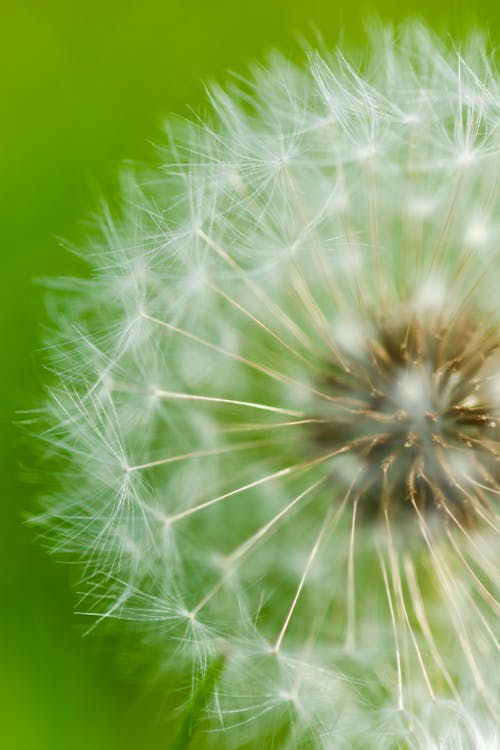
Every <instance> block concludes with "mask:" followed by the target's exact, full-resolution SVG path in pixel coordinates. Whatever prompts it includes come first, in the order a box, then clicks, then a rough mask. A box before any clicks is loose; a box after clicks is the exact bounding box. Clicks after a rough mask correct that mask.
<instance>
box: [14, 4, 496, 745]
mask: <svg viewBox="0 0 500 750" xmlns="http://www.w3.org/2000/svg"><path fill="white" fill-rule="evenodd" d="M438 6H439V7H438ZM366 9H368V10H369V11H371V12H373V11H375V12H377V13H378V14H379V15H380V16H381V17H382V18H384V19H386V18H387V19H394V20H397V19H398V18H401V17H403V16H404V15H406V14H408V13H411V14H414V13H418V14H419V15H421V16H423V17H424V18H426V19H427V20H428V21H430V22H431V23H432V24H433V25H434V26H435V27H436V28H439V29H442V30H446V31H451V32H452V33H458V34H459V35H460V34H462V33H463V32H464V31H465V30H466V29H467V28H469V27H470V26H471V24H473V23H474V22H477V23H478V24H479V25H480V26H483V27H487V28H489V29H490V31H491V34H492V37H493V39H494V40H495V41H497V42H498V32H497V28H498V26H499V21H500V7H499V5H498V2H497V0H476V2H475V3H474V8H471V5H470V3H468V2H467V3H466V2H463V3H461V4H460V3H457V2H452V1H451V0H444V2H443V3H441V4H438V3H437V2H435V0H424V1H422V2H411V3H410V2H406V1H405V0H403V2H398V1H397V0H383V1H381V2H379V3H378V4H375V5H373V4H372V5H371V6H366V5H360V4H359V3H358V2H357V0H340V2H339V3H336V2H334V1H332V0H252V1H251V2H235V1H234V0H233V1H232V2H230V1H229V0H215V1H212V2H210V1H209V0H205V1H203V0H186V1H185V2H173V1H172V0H143V1H142V2H138V1H136V2H130V0H120V2H116V1H115V0H98V1H96V0H82V1H81V2H71V0H64V1H63V0H43V2H42V0H39V2H23V1H22V0H17V2H11V3H7V4H5V2H3V3H2V2H0V214H1V220H0V233H1V238H2V240H1V253H2V258H1V260H2V272H1V275H0V278H1V284H2V290H1V294H0V305H1V313H0V325H1V327H2V331H1V342H2V371H1V378H2V388H1V389H0V395H1V405H0V410H1V411H0V417H1V430H2V435H1V445H2V450H1V461H2V464H3V471H2V474H1V476H2V478H3V499H2V503H1V510H0V608H1V610H0V747H1V748H2V749H3V750H80V749H83V748H86V749H89V750H90V749H91V750H100V749H101V748H107V749H108V750H114V749H115V748H121V749H123V750H126V748H138V747H140V748H141V750H148V749H149V748H165V749H167V748H168V747H169V738H168V736H167V733H166V731H165V729H164V727H163V725H162V701H161V697H159V696H156V697H154V696H152V695H145V694H144V693H141V691H140V690H139V689H138V688H136V687H134V686H133V685H132V684H130V683H127V682H126V680H125V679H124V678H123V677H120V676H119V669H118V668H117V665H116V661H115V658H114V656H113V654H112V653H109V652H110V651H112V649H110V644H109V641H107V640H105V641H104V640H101V639H99V638H98V637H93V638H87V639H83V638H82V637H81V628H79V626H78V620H77V618H76V617H75V616H74V615H73V614H72V609H73V606H74V597H73V595H72V594H71V590H70V586H69V583H68V578H69V576H68V573H67V570H66V569H65V568H64V567H63V566H61V565H58V564H57V563H56V561H55V560H54V559H52V558H50V557H49V556H47V555H46V554H45V553H44V551H43V550H41V549H40V548H39V546H38V545H37V544H35V543H33V538H32V531H31V530H30V529H29V528H26V527H24V526H23V525H22V523H21V516H22V513H23V512H26V511H27V509H29V508H30V504H31V503H32V502H33V501H32V497H33V494H34V493H35V491H36V490H35V488H34V487H33V485H32V484H30V483H28V482H26V481H24V480H22V479H21V478H20V475H21V473H22V467H23V465H26V464H28V465H29V463H30V461H31V460H32V458H31V457H30V452H29V450H28V449H27V448H26V445H25V444H23V441H22V440H21V439H20V438H19V433H18V430H17V429H16V428H15V427H14V426H13V425H12V422H13V420H14V414H15V412H16V410H19V409H23V408H25V407H30V406H32V405H33V404H34V403H36V394H37V393H39V392H40V389H41V384H42V379H43V375H41V374H40V370H39V368H37V365H36V360H37V355H36V353H35V352H36V349H37V346H39V345H40V340H41V331H42V326H43V323H44V305H43V291H42V289H41V288H39V287H38V286H36V285H35V284H34V283H33V279H34V278H36V277H40V276H51V275H52V276H53V275H60V274H67V273H79V272H83V270H84V269H83V268H80V267H79V264H78V262H77V260H76V259H75V258H74V257H72V256H71V255H70V254H69V253H68V252H67V251H65V250H64V249H63V248H62V247H61V246H60V244H59V243H58V241H57V240H56V239H55V238H56V237H60V236H63V237H67V238H69V239H70V240H71V241H75V242H79V241H81V240H82V238H83V237H84V234H85V227H84V224H83V223H82V221H81V219H82V218H85V216H88V214H89V212H90V210H91V209H92V208H93V206H94V205H95V199H96V196H97V194H98V192H104V193H105V194H107V195H112V194H113V191H115V190H116V181H115V177H114V176H115V173H116V170H117V167H118V165H119V164H120V162H121V161H122V160H124V159H132V160H144V159H148V158H151V157H152V156H154V154H153V148H152V146H151V145H150V140H153V141H154V140H157V135H158V133H159V130H160V125H161V122H162V120H163V118H164V117H165V116H166V115H168V113H169V112H179V113H181V114H188V105H190V106H193V107H194V108H195V109H196V108H197V107H198V106H200V104H201V103H202V102H203V96H204V95H203V88H202V86H201V83H200V82H201V81H202V80H207V79H211V78H213V77H217V78H218V79H222V80H223V79H224V71H226V70H228V69H236V70H239V71H244V70H245V65H246V64H247V63H248V62H250V61H251V60H253V59H256V58H261V57H262V56H263V54H265V52H266V51H267V50H269V49H271V48H272V47H279V48H280V49H281V50H283V51H284V52H290V51H293V50H296V38H297V35H298V34H300V33H305V34H306V36H309V37H310V38H312V33H311V31H310V29H311V24H313V25H314V26H315V27H316V28H317V29H318V30H319V31H320V32H321V33H322V35H323V36H324V37H325V38H326V39H327V40H331V41H334V40H335V39H336V38H337V36H338V33H339V29H340V28H341V27H342V26H344V27H345V30H346V34H347V36H348V37H349V38H351V39H352V40H354V41H360V40H361V39H362V22H361V19H362V18H363V16H364V15H365V12H366Z"/></svg>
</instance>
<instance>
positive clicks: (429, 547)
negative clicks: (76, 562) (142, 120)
mask: <svg viewBox="0 0 500 750" xmlns="http://www.w3.org/2000/svg"><path fill="white" fill-rule="evenodd" d="M211 103H212V106H213V115H212V117H211V121H210V122H200V123H186V122H183V123H181V125H180V126H179V132H178V133H176V132H175V126H174V125H171V126H169V147H168V151H167V154H168V155H167V156H166V157H165V163H164V165H163V167H162V168H161V169H160V170H158V171H157V172H156V173H155V174H154V175H153V177H151V176H150V175H147V176H145V177H144V178H140V180H138V178H136V177H134V178H130V177H129V178H128V180H127V183H126V186H125V191H124V192H125V197H126V200H124V208H123V212H122V216H121V217H116V218H114V219H112V218H110V217H109V216H107V215H106V216H104V218H103V220H102V232H101V236H100V239H97V240H94V241H93V244H92V249H91V251H90V252H86V253H85V255H86V257H87V258H88V260H89V262H90V263H91V265H92V268H93V273H92V278H91V279H90V280H89V281H86V282H81V283H80V282H79V283H74V284H73V286H74V287H76V289H75V293H74V294H73V295H72V296H71V297H70V300H69V303H68V304H67V305H66V309H65V312H62V313H59V315H58V320H57V323H58V328H59V330H60V340H59V341H58V342H57V346H54V353H55V361H56V363H55V369H56V370H57V372H58V381H57V384H56V385H55V386H54V387H52V389H51V400H50V405H49V415H50V423H51V425H50V427H49V428H48V430H47V432H46V433H45V436H46V439H47V444H48V445H49V446H50V447H51V449H54V450H55V451H56V453H57V454H58V455H60V454H63V455H64V456H65V458H66V461H65V467H66V468H65V469H64V471H63V470H62V469H61V461H60V458H59V459H58V463H57V472H58V479H60V487H59V490H56V489H54V490H53V492H51V493H50V495H49V496H48V497H47V498H46V499H45V512H44V513H43V514H42V515H41V516H40V519H39V520H40V522H41V523H43V524H44V525H45V527H46V529H47V534H52V535H53V537H54V539H55V548H56V549H57V551H64V552H66V553H68V554H71V555H72V556H73V557H77V558H78V559H81V560H82V564H83V565H84V575H83V584H84V587H85V595H84V599H83V604H84V606H85V607H86V611H87V613H88V614H89V615H91V616H93V617H94V618H95V620H96V622H101V621H103V620H113V619H118V620H125V621H129V622H130V623H133V624H135V629H134V630H133V632H134V633H135V635H136V638H137V639H138V641H140V642H141V643H142V644H143V646H142V653H143V658H144V660H145V661H146V662H150V663H151V662H154V668H155V671H157V672H164V673H166V674H169V675H173V677H172V679H171V681H172V682H173V683H174V684H175V688H172V691H173V693H174V695H175V696H176V697H177V699H178V700H179V701H181V700H183V698H182V694H181V692H180V691H181V689H182V674H185V675H186V683H187V684H188V685H191V691H190V689H189V687H188V688H187V693H186V695H187V698H186V697H185V700H186V701H187V703H188V704H189V701H190V699H189V696H190V695H191V703H190V705H191V708H190V709H189V708H187V709H186V710H191V711H193V710H194V709H193V706H194V707H195V708H196V712H197V715H196V722H197V726H198V728H199V735H198V736H199V737H201V739H199V740H197V739H196V737H195V738H194V739H193V738H191V739H190V743H191V744H192V746H193V747H195V746H199V747H204V748H206V747H209V746H213V747H216V748H224V747H227V748H239V749H241V748H247V747H248V748H251V747H257V746H259V747H266V748H267V747H280V748H289V749H291V748H297V750H298V749H299V748H304V749H305V748H325V749H328V748H331V749H332V750H333V749H334V748H335V750H342V749H343V748H349V749H350V750H351V749H353V748H354V749H356V748H359V749H361V748H362V749H363V750H371V748H385V749H386V750H396V748H398V749H400V748H404V749H406V748H410V749H413V748H419V749H423V748H425V750H429V749H430V748H434V747H435V748H446V749H447V748H450V749H451V748H456V747H460V748H463V749H465V748H467V749H469V748H470V750H472V748H477V747H481V746H484V747H486V746H488V748H489V747H493V745H491V741H493V742H494V743H495V742H496V743H497V744H498V735H497V733H496V729H495V727H496V718H497V716H498V714H497V712H498V703H497V693H496V690H495V672H496V671H497V670H495V669H493V668H492V665H493V664H494V660H495V658H497V647H498V643H497V628H496V617H497V615H498V602H497V599H496V595H497V589H496V587H497V583H498V576H497V572H496V566H495V547H494V544H495V539H496V536H495V535H496V533H497V526H496V519H495V505H496V504H497V498H498V495H499V494H500V471H499V466H500V464H499V458H500V435H499V428H498V426H497V424H498V420H499V419H500V379H499V375H498V364H499V355H500V316H499V312H498V304H497V298H498V276H499V271H498V263H499V256H500V248H499V245H498V227H499V220H500V218H499V215H498V205H499V197H500V196H499V189H498V176H499V166H500V157H499V154H500V86H499V81H498V78H497V76H496V73H495V70H494V66H493V63H492V62H491V60H490V59H489V57H488V54H487V52H486V48H485V43H484V40H483V39H482V38H480V37H475V38H472V39H471V40H470V41H469V43H468V44H467V45H465V46H464V48H463V49H462V50H461V51H457V50H456V49H451V48H450V49H449V48H448V47H447V46H446V45H444V44H442V43H441V42H439V40H437V39H435V38H434V37H432V35H431V34H430V33H429V32H428V31H427V30H425V29H424V28H422V27H420V26H418V25H415V24H411V25H409V26H406V27H403V28H401V29H400V30H399V31H398V33H397V35H395V34H393V33H392V32H391V31H390V30H389V29H382V30H379V31H378V32H377V33H376V34H374V36H373V39H372V46H371V51H370V53H369V55H367V57H366V60H365V61H362V62H360V63H359V64H354V63H353V62H352V63H351V62H348V61H347V60H346V59H345V57H344V56H343V55H342V53H341V52H339V51H337V52H335V53H333V54H331V55H330V54H323V55H320V54H317V53H314V52H311V53H310V56H309V64H308V66H304V67H296V66H294V65H293V64H291V63H289V62H287V61H285V60H283V59H281V58H279V57H276V58H275V59H273V60H271V61H270V64H269V66H268V67H265V68H262V69H260V68H259V69H256V70H255V71H254V73H253V77H252V78H251V80H250V81H244V82H241V81H238V82H237V83H236V84H235V85H233V86H231V87H229V88H228V89H227V90H225V91H222V90H218V89H215V90H213V91H212V93H211ZM64 321H67V322H66V323H65V322H64ZM135 650H136V651H137V650H138V649H135ZM178 696H181V697H178ZM205 730H206V731H205ZM197 743H198V744H197ZM488 743H490V744H488Z"/></svg>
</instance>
